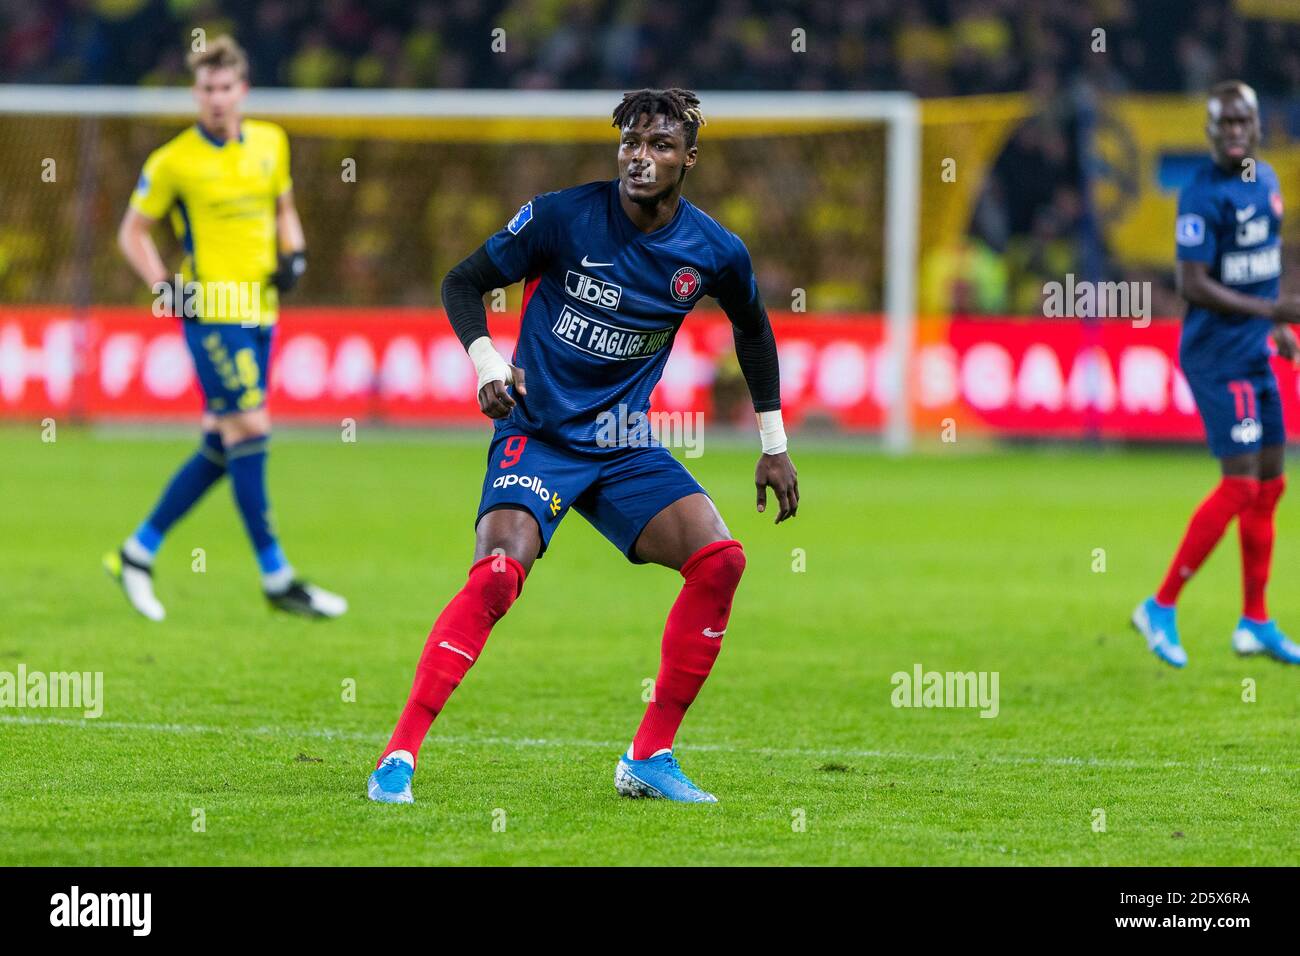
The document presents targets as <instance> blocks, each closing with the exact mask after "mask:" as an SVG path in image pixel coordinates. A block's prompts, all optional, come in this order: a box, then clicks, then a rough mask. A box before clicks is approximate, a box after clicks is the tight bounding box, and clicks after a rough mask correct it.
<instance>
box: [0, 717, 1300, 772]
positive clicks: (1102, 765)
mask: <svg viewBox="0 0 1300 956" xmlns="http://www.w3.org/2000/svg"><path fill="white" fill-rule="evenodd" d="M0 724H10V725H17V726H32V727H77V728H81V729H87V730H89V729H92V728H98V729H101V730H125V731H132V732H136V733H157V734H215V735H218V736H231V737H241V736H243V737H280V738H287V739H291V738H295V737H310V738H315V739H320V740H357V741H365V742H368V743H377V744H382V743H385V742H386V741H387V740H388V735H387V734H378V733H367V732H365V731H357V730H336V729H332V728H329V727H310V728H307V727H272V726H263V727H216V726H210V725H204V724H167V723H148V722H139V723H137V722H130V721H121V720H86V719H81V718H75V717H27V716H10V715H0ZM430 743H431V744H433V745H434V746H435V747H436V746H437V745H438V744H439V743H442V744H447V745H451V746H481V747H514V748H519V749H523V748H528V747H556V748H579V749H585V750H611V751H614V752H618V753H621V752H622V751H623V750H624V749H625V748H626V743H619V742H617V741H609V740H580V739H564V738H554V737H474V736H468V737H461V736H456V735H447V736H440V737H434V738H433V739H432V740H431V741H430ZM685 749H686V750H689V751H703V752H714V753H748V754H755V755H757V756H762V757H849V758H858V759H869V760H910V761H915V762H937V763H967V762H969V763H976V764H980V763H989V764H1005V765H1010V766H1030V767H1034V766H1040V767H1077V768H1079V769H1091V768H1095V769H1100V770H1179V769H1182V770H1227V771H1232V772H1235V773H1258V774H1269V773H1282V774H1284V775H1285V774H1294V773H1296V772H1298V771H1300V767H1284V768H1274V767H1268V766H1262V765H1259V766H1252V765H1244V764H1230V763H1221V762H1219V761H1216V760H1203V761H1199V762H1197V763H1188V762H1186V761H1182V760H1155V761H1142V760H1127V759H1109V758H1105V757H1038V756H1033V755H1029V754H955V753H912V752H908V751H902V750H854V749H849V748H841V747H818V748H802V747H792V748H780V747H741V746H736V745H734V744H691V745H690V746H688V747H686V748H685Z"/></svg>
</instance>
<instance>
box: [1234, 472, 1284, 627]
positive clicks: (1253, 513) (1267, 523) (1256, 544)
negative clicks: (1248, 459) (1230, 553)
mask: <svg viewBox="0 0 1300 956" xmlns="http://www.w3.org/2000/svg"><path fill="white" fill-rule="evenodd" d="M1284 490H1286V476H1285V475H1279V476H1278V477H1276V478H1270V479H1268V480H1267V481H1261V482H1260V483H1259V494H1258V495H1256V496H1255V500H1254V501H1252V502H1251V503H1250V505H1249V506H1247V508H1246V510H1245V511H1243V512H1242V513H1241V517H1240V518H1238V519H1237V531H1238V532H1239V535H1240V538H1241V591H1242V607H1241V613H1242V616H1243V617H1248V618H1250V619H1251V620H1252V621H1261V622H1263V621H1267V620H1268V608H1267V606H1266V605H1265V604H1264V589H1265V588H1266V587H1267V586H1268V568H1269V563H1270V562H1271V561H1272V560H1273V512H1274V511H1276V510H1277V500H1278V499H1279V498H1281V497H1282V492H1283V491H1284Z"/></svg>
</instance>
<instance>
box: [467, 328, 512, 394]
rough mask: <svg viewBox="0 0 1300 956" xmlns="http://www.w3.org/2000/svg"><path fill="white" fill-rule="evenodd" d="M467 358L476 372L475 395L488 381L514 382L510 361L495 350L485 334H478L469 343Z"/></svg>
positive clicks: (509, 383)
mask: <svg viewBox="0 0 1300 956" xmlns="http://www.w3.org/2000/svg"><path fill="white" fill-rule="evenodd" d="M469 358H470V361H471V362H473V363H474V371H476V372H477V373H478V387H477V388H475V389H474V394H475V395H477V394H478V393H479V392H480V391H482V390H483V386H484V385H486V384H487V383H488V382H502V383H504V384H506V385H511V384H513V383H514V373H513V372H512V371H511V370H510V363H509V362H507V361H506V360H505V359H503V358H502V357H501V353H500V352H498V351H497V350H496V346H495V345H493V344H492V340H491V339H490V338H488V337H487V336H486V335H480V336H479V337H478V338H476V339H475V340H474V341H473V342H471V343H469Z"/></svg>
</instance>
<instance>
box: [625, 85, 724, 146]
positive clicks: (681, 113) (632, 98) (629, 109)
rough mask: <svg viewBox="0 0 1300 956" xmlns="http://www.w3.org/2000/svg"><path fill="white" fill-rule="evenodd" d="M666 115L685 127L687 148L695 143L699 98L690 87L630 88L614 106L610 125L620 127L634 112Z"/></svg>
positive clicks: (700, 117)
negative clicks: (661, 88)
mask: <svg viewBox="0 0 1300 956" xmlns="http://www.w3.org/2000/svg"><path fill="white" fill-rule="evenodd" d="M643 113H644V114H646V115H647V116H660V115H661V116H667V117H668V118H669V119H675V120H681V121H682V128H683V129H684V130H685V131H686V146H687V148H689V147H691V146H694V145H695V138H696V136H697V135H698V134H699V132H700V127H701V126H703V125H704V114H703V113H702V112H701V111H700V98H699V97H698V96H696V95H695V94H694V93H692V92H691V91H690V90H683V89H680V88H678V87H676V86H674V87H673V88H672V89H670V90H651V89H645V90H633V91H632V92H631V93H624V94H623V102H622V103H619V104H618V106H616V107H614V126H615V127H616V128H617V129H622V128H623V127H624V126H627V125H628V124H629V123H635V122H636V119H637V117H638V116H640V115H642V114H643Z"/></svg>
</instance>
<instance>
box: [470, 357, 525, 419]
mask: <svg viewBox="0 0 1300 956" xmlns="http://www.w3.org/2000/svg"><path fill="white" fill-rule="evenodd" d="M510 379H511V381H510V383H506V382H501V381H492V382H488V383H487V384H486V385H484V386H483V387H482V388H480V389H479V390H478V407H479V411H481V412H482V413H483V414H484V415H486V416H487V417H488V418H505V417H506V416H507V415H509V414H510V410H511V409H512V408H514V407H515V400H514V399H513V398H511V397H510V393H509V392H507V391H506V385H507V384H513V385H514V389H515V391H516V392H517V393H519V394H520V395H527V394H528V389H526V388H525V387H524V370H523V369H521V368H517V367H516V366H514V365H512V366H510Z"/></svg>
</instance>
